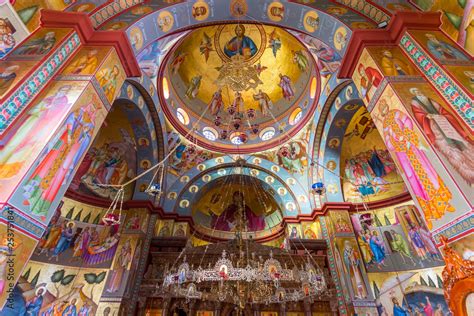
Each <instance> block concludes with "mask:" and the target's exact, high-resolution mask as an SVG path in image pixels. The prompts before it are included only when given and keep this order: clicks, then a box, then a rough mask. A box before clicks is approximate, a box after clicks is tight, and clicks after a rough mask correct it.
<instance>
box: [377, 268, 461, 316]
mask: <svg viewBox="0 0 474 316" xmlns="http://www.w3.org/2000/svg"><path fill="white" fill-rule="evenodd" d="M442 271H443V267H438V268H430V269H422V270H407V271H403V272H398V273H395V272H386V273H369V274H368V278H369V282H370V286H371V288H372V291H373V292H374V294H375V297H376V298H377V299H376V304H377V309H378V312H379V315H394V316H395V315H409V314H410V313H411V314H412V315H452V314H451V312H450V310H449V308H448V305H447V303H446V300H445V298H444V293H443V285H442V281H441V280H442Z"/></svg>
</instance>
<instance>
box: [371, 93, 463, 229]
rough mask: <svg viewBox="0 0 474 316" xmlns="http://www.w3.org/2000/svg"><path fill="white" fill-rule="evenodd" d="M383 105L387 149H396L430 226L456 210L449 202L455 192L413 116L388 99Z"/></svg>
mask: <svg viewBox="0 0 474 316" xmlns="http://www.w3.org/2000/svg"><path fill="white" fill-rule="evenodd" d="M380 108H381V115H382V119H383V135H384V139H385V144H386V145H387V149H388V150H390V151H392V152H395V155H396V157H397V159H398V161H399V163H400V165H401V167H402V170H403V171H404V173H405V176H406V178H407V180H408V183H409V184H410V186H411V188H412V190H413V193H414V194H415V196H416V198H417V200H418V203H420V206H421V209H422V210H423V211H424V214H425V218H426V221H427V224H428V228H430V227H432V223H431V221H432V220H436V219H439V218H441V217H442V216H443V215H444V214H445V213H446V212H454V207H453V206H452V205H451V204H450V202H449V201H450V200H451V198H452V193H451V192H450V191H449V189H448V188H447V187H446V185H445V184H444V182H443V180H442V179H441V178H440V177H439V176H438V174H437V173H436V171H435V170H434V168H433V166H432V165H431V162H430V161H429V159H428V157H427V156H426V154H425V151H424V150H422V148H424V147H423V146H422V144H421V142H420V140H419V138H418V135H417V134H416V131H415V130H414V126H413V121H412V120H411V119H410V117H408V115H406V114H405V113H403V112H401V111H399V110H390V108H389V106H388V104H387V101H386V100H385V99H382V100H380Z"/></svg>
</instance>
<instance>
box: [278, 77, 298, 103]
mask: <svg viewBox="0 0 474 316" xmlns="http://www.w3.org/2000/svg"><path fill="white" fill-rule="evenodd" d="M279 76H280V83H279V84H278V85H279V86H280V88H281V92H282V94H283V97H284V98H285V99H286V100H288V101H291V99H292V98H293V97H294V96H295V92H294V89H293V85H292V83H291V79H290V77H288V76H287V75H283V74H281V73H280V74H279Z"/></svg>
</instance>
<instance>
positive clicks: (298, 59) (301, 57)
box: [291, 50, 309, 71]
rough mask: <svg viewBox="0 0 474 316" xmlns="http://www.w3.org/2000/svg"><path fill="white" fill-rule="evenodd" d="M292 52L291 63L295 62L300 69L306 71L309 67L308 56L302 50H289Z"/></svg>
mask: <svg viewBox="0 0 474 316" xmlns="http://www.w3.org/2000/svg"><path fill="white" fill-rule="evenodd" d="M291 52H292V54H293V63H295V64H296V65H297V66H298V68H299V69H300V70H301V71H306V69H308V67H309V61H308V57H307V56H306V53H305V52H303V51H302V50H298V51H293V50H292V51H291Z"/></svg>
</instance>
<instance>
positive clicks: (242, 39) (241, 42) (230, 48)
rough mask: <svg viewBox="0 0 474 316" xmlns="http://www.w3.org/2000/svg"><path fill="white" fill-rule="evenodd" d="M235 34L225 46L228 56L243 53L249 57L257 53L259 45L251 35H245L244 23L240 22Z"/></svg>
mask: <svg viewBox="0 0 474 316" xmlns="http://www.w3.org/2000/svg"><path fill="white" fill-rule="evenodd" d="M235 35H236V36H234V37H233V38H232V39H231V40H230V41H228V42H227V44H226V45H225V47H224V53H225V54H226V56H227V57H233V56H235V55H242V56H244V57H246V58H249V57H252V56H253V55H255V54H256V53H257V46H256V45H255V43H254V41H253V40H252V39H251V38H250V37H248V36H245V27H244V26H243V25H241V24H238V25H237V26H236V27H235Z"/></svg>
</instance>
